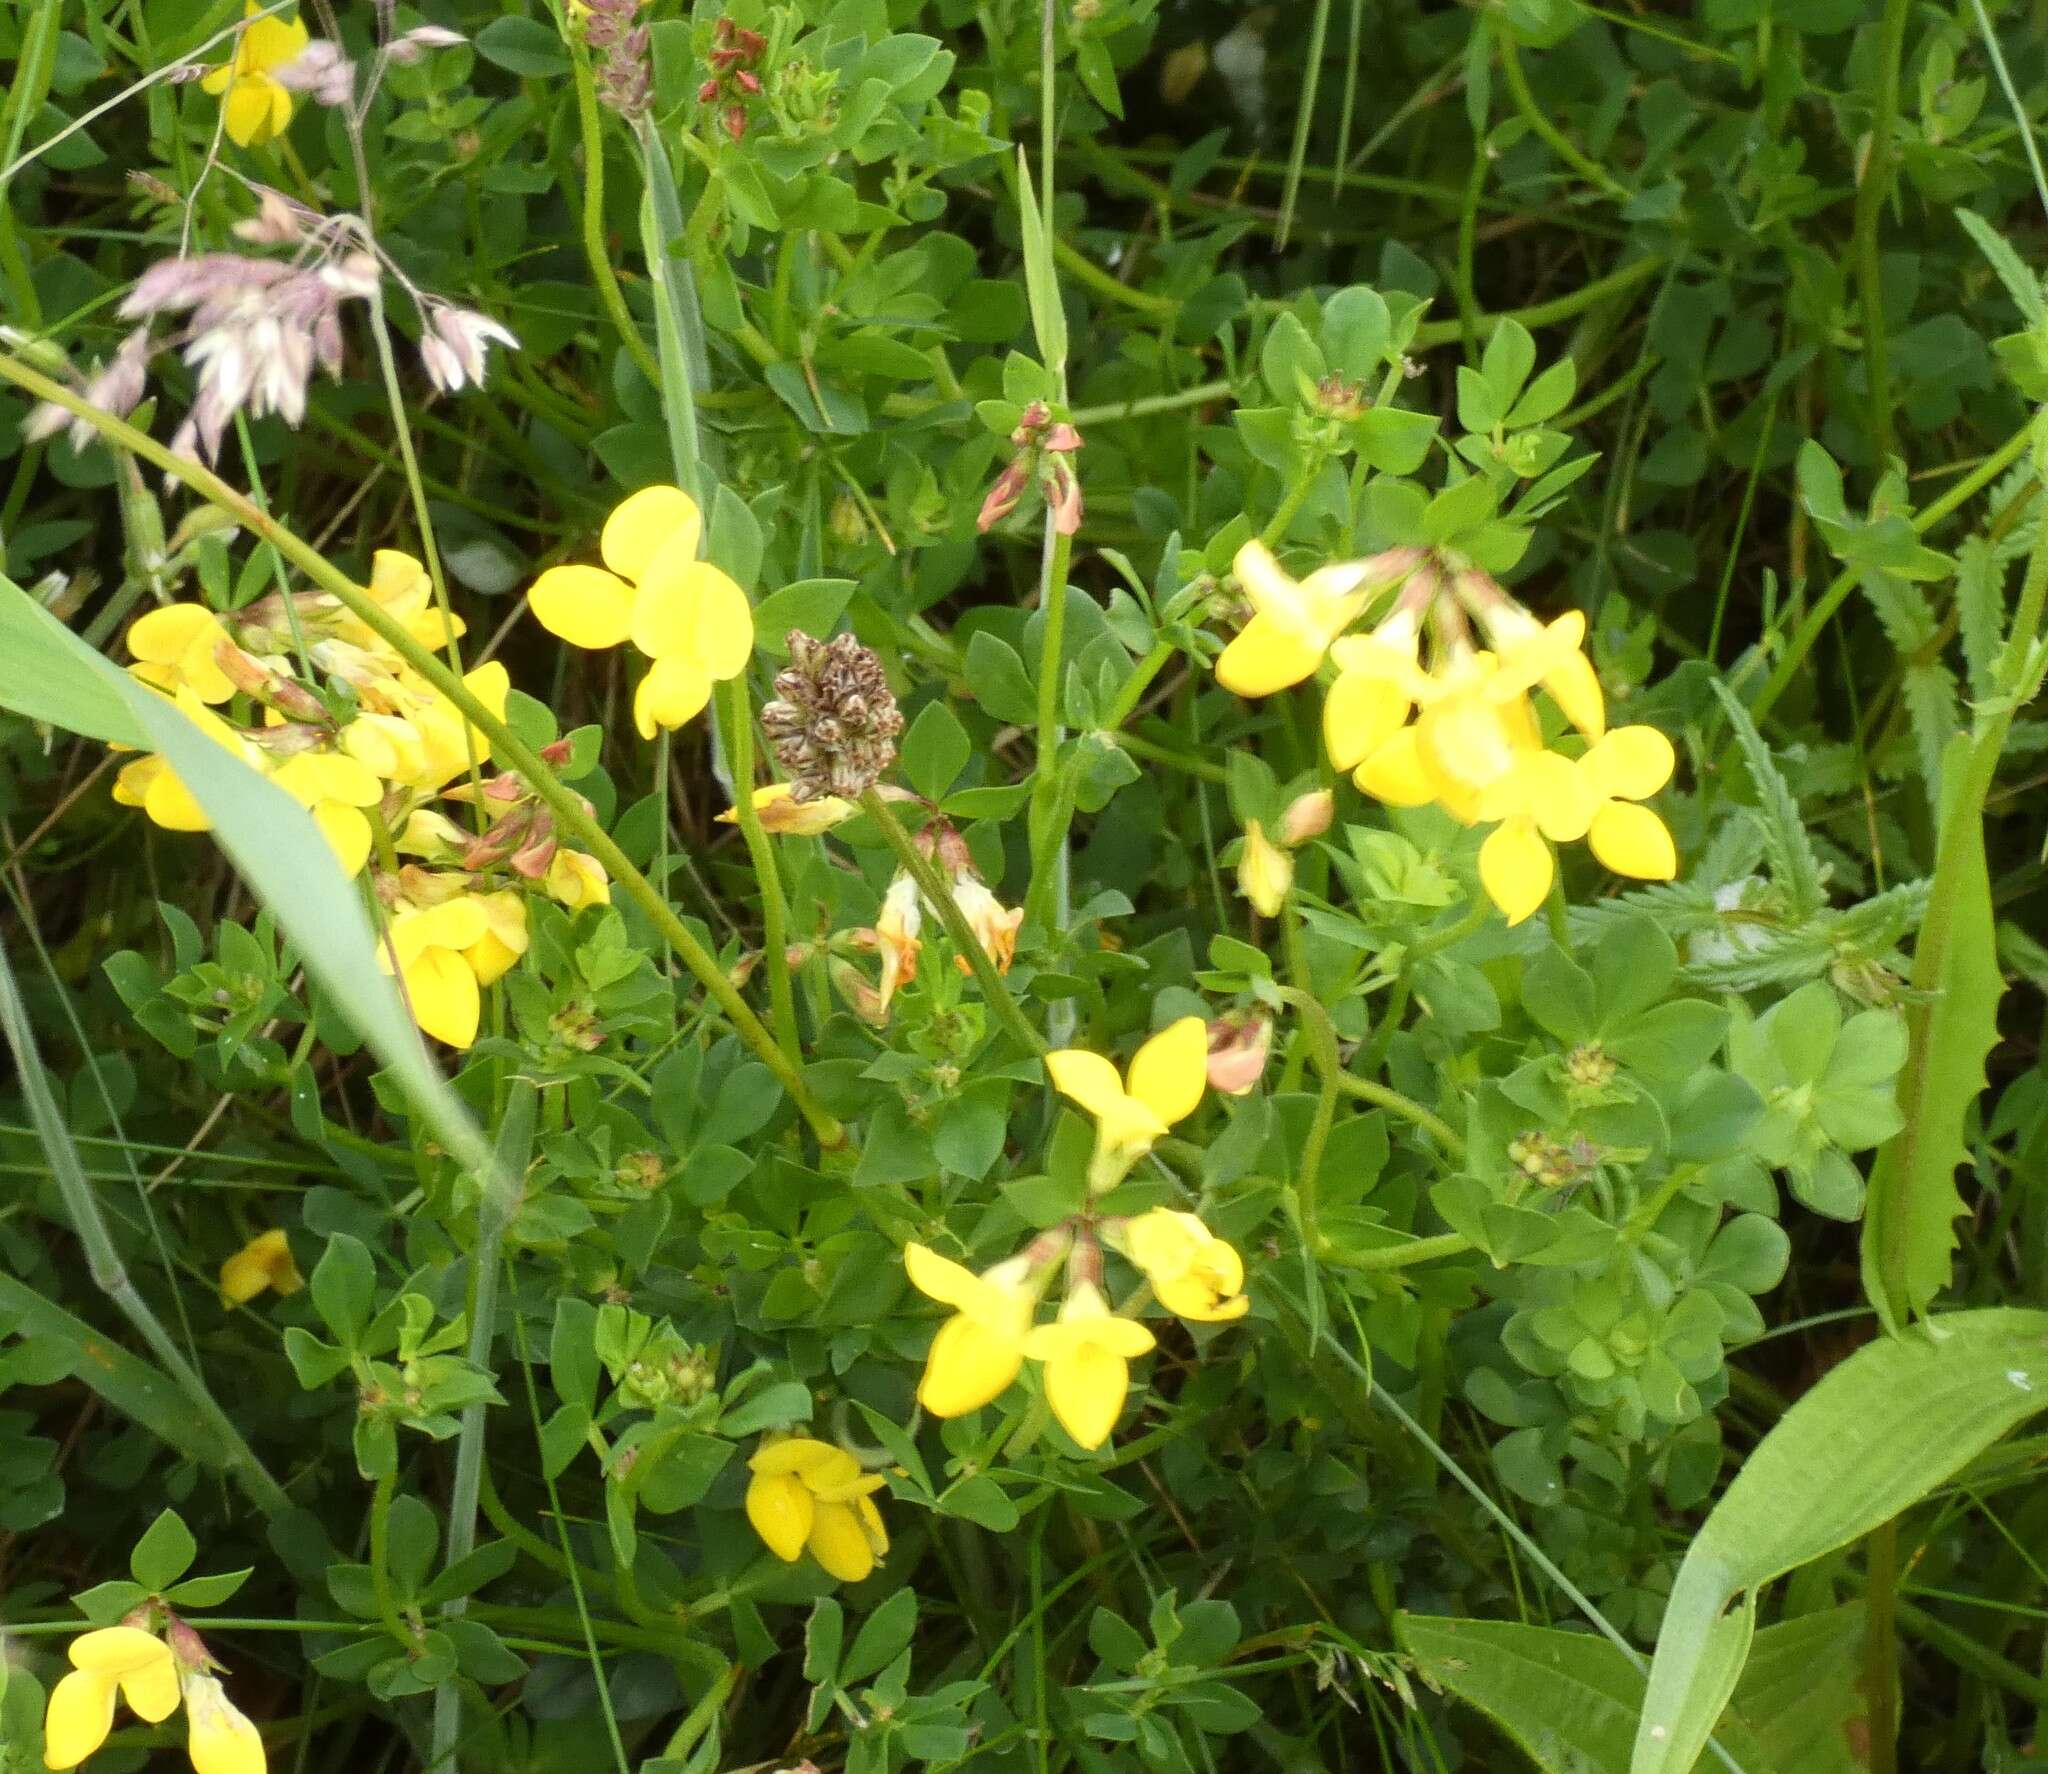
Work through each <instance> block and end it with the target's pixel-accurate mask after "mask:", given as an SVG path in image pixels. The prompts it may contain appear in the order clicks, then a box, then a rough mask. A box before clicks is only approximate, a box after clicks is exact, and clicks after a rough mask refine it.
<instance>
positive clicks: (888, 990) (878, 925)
mask: <svg viewBox="0 0 2048 1774" xmlns="http://www.w3.org/2000/svg"><path fill="white" fill-rule="evenodd" d="M923 926H924V908H923V906H922V905H921V904H920V903H919V901H918V897H917V883H916V882H915V881H914V880H912V879H911V878H910V876H909V875H908V874H907V873H905V872H903V871H901V870H899V871H898V872H897V875H896V878H895V879H894V880H893V881H891V882H890V883H889V891H888V892H887V893H885V894H883V895H882V909H881V911H880V912H879V913H878V914H877V915H876V917H875V941H876V943H877V944H878V945H880V947H881V951H882V994H881V997H882V1004H881V1007H882V1009H883V1010H884V1011H887V1010H888V1008H889V1000H890V999H891V998H893V997H895V996H896V988H897V987H898V986H900V985H902V984H903V983H904V981H906V980H912V979H915V978H916V977H917V956H918V951H919V950H920V949H921V948H923V946H924V944H923V943H922V942H921V941H920V940H919V938H918V934H917V933H918V931H919V930H920V929H922V928H923Z"/></svg>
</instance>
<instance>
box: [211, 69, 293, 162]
mask: <svg viewBox="0 0 2048 1774" xmlns="http://www.w3.org/2000/svg"><path fill="white" fill-rule="evenodd" d="M280 95H281V96H282V97H283V98H284V102H285V112H286V116H287V118H289V116H290V112H291V95H290V94H289V93H287V92H285V90H284V88H283V87H281V86H279V85H278V84H277V82H276V81H274V80H272V79H271V78H270V77H269V76H268V75H265V74H237V75H236V76H235V81H234V84H233V85H232V86H230V87H229V88H228V95H227V97H226V99H225V100H223V101H222V110H223V111H224V112H225V114H226V124H225V126H226V129H227V132H228V138H229V140H231V141H233V142H234V143H235V144H236V145H237V146H239V147H243V148H260V147H262V146H263V144H264V143H265V142H267V141H269V140H270V139H271V137H272V136H274V135H276V134H277V129H278V125H277V98H278V96H280Z"/></svg>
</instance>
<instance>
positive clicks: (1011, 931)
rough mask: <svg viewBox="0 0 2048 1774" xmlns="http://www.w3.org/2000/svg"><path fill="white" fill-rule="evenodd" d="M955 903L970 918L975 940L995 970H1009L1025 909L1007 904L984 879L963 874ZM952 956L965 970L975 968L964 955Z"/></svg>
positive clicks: (955, 886)
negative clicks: (992, 891) (990, 889)
mask: <svg viewBox="0 0 2048 1774" xmlns="http://www.w3.org/2000/svg"><path fill="white" fill-rule="evenodd" d="M953 903H954V904H955V905H957V906H958V907H959V908H960V910H961V913H962V915H963V916H965V918H966V919H967V927H968V928H969V929H970V930H972V931H973V932H974V939H975V941H976V942H978V943H980V944H981V946H982V949H983V951H984V952H985V953H986V954H987V956H988V958H989V959H990V960H991V961H993V962H994V963H995V964H996V971H997V972H998V973H1008V972H1009V971H1010V963H1011V962H1012V961H1013V960H1015V959H1016V956H1017V931H1018V929H1019V927H1020V926H1021V925H1022V924H1023V922H1024V908H1023V907H1022V906H1006V905H1004V904H1003V902H1002V901H1001V900H999V899H998V898H996V896H995V895H994V894H993V893H991V892H990V891H989V889H988V884H987V883H986V882H985V881H981V880H979V879H977V878H976V877H975V876H973V875H961V876H959V877H958V878H957V879H955V881H954V882H953ZM953 958H954V960H955V961H956V962H958V963H959V967H960V971H961V972H962V973H971V972H973V971H974V970H973V968H972V967H970V966H969V965H968V961H967V957H966V956H965V955H956V956H954V957H953Z"/></svg>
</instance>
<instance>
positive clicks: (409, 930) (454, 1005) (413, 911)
mask: <svg viewBox="0 0 2048 1774" xmlns="http://www.w3.org/2000/svg"><path fill="white" fill-rule="evenodd" d="M526 942H527V936H526V902H525V901H524V900H523V899H521V898H520V896H519V895H518V894H517V893H514V892H511V891H510V890H506V891H502V892H498V893H463V894H460V895H458V896H457V897H456V898H453V899H447V900H443V901H442V902H441V903H440V904H439V905H430V906H407V907H404V908H403V909H401V910H400V911H398V912H397V913H396V914H395V915H394V916H393V917H392V920H391V930H390V935H389V939H388V941H385V942H381V943H379V944H378V945H377V959H378V961H379V963H380V964H381V965H382V966H383V968H384V971H385V972H387V973H389V972H390V971H391V968H392V957H393V954H394V952H395V953H396V956H397V966H398V977H399V980H400V982H401V983H402V984H403V985H404V987H405V996H406V1002H407V1003H409V1004H410V1005H411V1006H412V1015H413V1021H415V1022H416V1023H418V1024H419V1026H420V1027H421V1028H422V1029H424V1030H425V1031H426V1032H427V1033H428V1034H429V1035H432V1036H433V1037H434V1039H435V1040H437V1041H445V1042H447V1043H448V1045H449V1046H450V1047H460V1048H466V1047H469V1046H470V1045H471V1044H473V1043H474V1042H475V1040H476V1031H477V1024H478V1022H479V1020H480V1019H481V1016H482V1011H483V1002H482V996H481V992H480V989H479V988H480V987H481V986H485V985H489V984H490V983H491V982H492V981H493V980H496V979H498V978H499V977H500V976H501V975H502V974H504V972H505V971H506V970H507V969H508V968H510V967H511V966H512V964H513V963H514V962H515V961H517V960H518V958H519V957H520V956H521V955H522V954H524V953H525V952H526Z"/></svg>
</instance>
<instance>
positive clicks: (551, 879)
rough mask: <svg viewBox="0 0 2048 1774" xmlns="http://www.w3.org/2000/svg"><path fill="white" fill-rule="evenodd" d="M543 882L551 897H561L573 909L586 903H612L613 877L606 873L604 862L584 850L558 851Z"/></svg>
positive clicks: (580, 908) (579, 907)
mask: <svg viewBox="0 0 2048 1774" xmlns="http://www.w3.org/2000/svg"><path fill="white" fill-rule="evenodd" d="M541 885H542V886H543V887H544V888H546V889H547V892H548V897H549V898H551V899H555V900H559V901H560V902H561V903H562V904H563V905H565V906H567V907H568V908H569V909H570V910H571V911H572V912H575V911H581V910H582V909H583V908H584V907H585V906H587V905H610V904H611V902H612V883H611V877H610V876H609V875H607V874H606V873H605V872H604V864H603V863H601V862H599V861H598V860H597V858H596V857H594V856H586V855H585V854H584V853H583V852H582V851H581V850H557V851H556V852H555V854H554V856H553V858H552V859H551V860H550V861H549V863H548V872H547V875H546V877H545V878H544V879H543V880H542V882H541Z"/></svg>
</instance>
